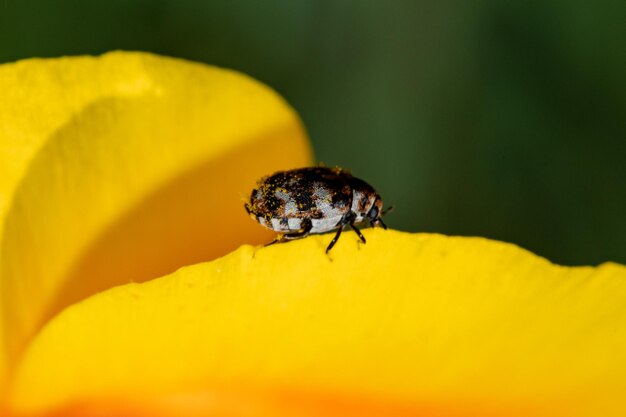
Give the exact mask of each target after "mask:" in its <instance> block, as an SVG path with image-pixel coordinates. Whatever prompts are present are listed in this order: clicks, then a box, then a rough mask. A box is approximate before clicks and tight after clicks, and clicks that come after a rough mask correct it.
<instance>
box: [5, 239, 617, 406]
mask: <svg viewBox="0 0 626 417" xmlns="http://www.w3.org/2000/svg"><path fill="white" fill-rule="evenodd" d="M365 236H366V238H367V244H366V245H363V244H359V242H358V241H357V238H356V236H355V235H354V234H353V233H348V232H346V233H345V234H344V235H343V236H342V238H341V240H340V241H339V242H338V244H337V245H336V246H335V248H334V249H333V251H332V252H331V254H330V256H327V255H325V253H324V250H325V247H326V245H327V244H328V241H329V239H330V238H331V236H329V235H322V236H313V237H309V238H307V239H304V240H300V241H294V242H289V243H286V244H279V245H273V246H270V247H266V248H253V247H251V246H243V247H241V248H239V249H238V250H236V251H234V252H232V253H230V254H228V255H227V256H225V257H223V258H219V259H216V260H214V261H211V262H208V263H202V264H198V265H194V266H189V267H185V268H183V269H180V270H178V271H177V272H175V273H173V274H171V275H168V276H165V277H163V278H158V279H155V280H152V281H149V282H146V283H141V284H127V285H123V286H119V287H116V288H112V289H109V290H107V291H105V292H102V293H100V294H97V295H95V296H92V297H90V298H88V299H86V300H84V301H82V302H80V303H77V304H75V305H72V306H71V307H69V308H67V309H66V310H65V311H63V312H62V313H61V314H60V315H58V316H57V317H55V318H54V319H53V320H51V321H50V322H49V323H48V325H47V326H46V327H45V328H44V329H43V331H42V332H40V333H39V334H38V336H37V338H36V339H35V340H34V342H33V343H32V344H31V345H30V346H29V349H28V351H27V352H26V354H25V356H24V359H23V361H22V363H21V364H20V365H19V366H18V368H17V374H16V377H17V379H16V381H15V385H14V386H13V390H12V396H11V400H12V404H13V406H14V407H15V409H16V410H18V411H20V412H34V413H36V412H40V411H42V410H53V409H59V410H63V409H65V410H72V409H80V405H81V404H89V403H92V404H97V403H98V401H99V400H100V401H104V402H105V403H107V404H109V406H110V407H111V408H110V409H111V410H115V404H118V405H120V404H124V401H125V400H124V399H126V400H132V399H133V398H135V399H137V398H142V397H145V398H150V397H151V396H152V397H154V398H160V400H159V401H161V402H163V403H165V402H167V401H168V400H164V399H163V398H167V397H163V396H162V395H164V393H172V392H174V393H176V392H179V393H181V394H180V396H181V397H180V398H185V396H184V394H183V393H184V392H190V393H194V392H195V393H196V394H195V395H190V396H191V398H195V402H194V401H191V402H186V404H187V405H188V406H189V404H192V405H193V404H195V406H197V408H198V409H197V410H195V411H196V412H198V414H197V415H220V416H222V415H227V416H252V415H267V416H287V415H296V416H312V415H319V416H340V415H343V416H346V415H348V416H349V415H355V416H356V415H377V416H385V415H407V416H408V415H411V416H570V417H571V416H590V417H592V416H604V417H613V416H615V417H617V416H623V415H626V403H625V402H624V401H623V398H624V396H623V393H624V388H625V387H626V355H625V354H624V352H626V268H625V267H624V266H621V265H617V264H611V263H608V264H603V265H601V266H599V267H595V268H592V267H574V268H569V267H561V266H556V265H553V264H551V263H549V262H548V261H546V260H545V259H543V258H540V257H538V256H535V255H533V254H531V253H529V252H527V251H525V250H522V249H520V248H518V247H516V246H514V245H510V244H506V243H501V242H495V241H490V240H486V239H482V238H462V237H445V236H440V235H427V234H408V233H402V232H397V231H393V230H388V231H384V230H381V229H374V230H371V229H370V230H366V231H365ZM50 387H54V389H50ZM198 392H200V393H202V392H204V393H205V394H204V395H202V394H197V393H198ZM176 398H177V397H176V396H173V397H171V398H170V400H171V401H174V403H175V401H176ZM229 398H230V399H233V398H234V399H236V400H233V401H232V404H230V405H229ZM294 398H295V399H297V400H294ZM106 399H117V400H111V401H112V402H107V401H108V400H106ZM105 400H106V401H105ZM157 403H158V401H157ZM111 404H113V405H111ZM367 404H370V405H371V407H370V406H367ZM72 407H77V408H72ZM120 407H122V406H121V405H120ZM105 408H106V407H105ZM123 408H124V407H122V409H123ZM130 409H132V407H131V408H130ZM140 409H141V407H140ZM158 409H159V410H160V412H159V413H156V412H155V413H154V414H153V415H167V413H166V411H167V407H166V406H163V407H159V408H158ZM144 410H145V409H144ZM199 410H200V411H199ZM366 410H367V411H366ZM179 411H180V410H179ZM118 414H119V415H124V414H123V412H121V411H120V412H119V413H118ZM70 415H71V414H70ZM76 415H81V414H80V413H79V414H76ZM84 415H90V414H89V413H88V412H87V413H85V414H84ZM94 415H96V414H94ZM128 415H142V414H141V413H140V412H137V413H134V412H132V413H129V414H128ZM145 415H151V413H150V412H147V414H145ZM170 415H185V414H183V413H182V412H181V413H180V414H176V413H175V412H174V413H172V414H170ZM188 415H196V414H193V413H190V414H188Z"/></svg>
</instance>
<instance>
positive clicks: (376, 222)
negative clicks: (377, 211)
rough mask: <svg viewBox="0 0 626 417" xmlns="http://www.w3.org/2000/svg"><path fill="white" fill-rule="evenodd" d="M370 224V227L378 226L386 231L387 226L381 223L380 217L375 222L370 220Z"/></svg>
mask: <svg viewBox="0 0 626 417" xmlns="http://www.w3.org/2000/svg"><path fill="white" fill-rule="evenodd" d="M370 224H371V225H372V227H376V226H379V225H380V227H382V228H383V229H385V230H387V225H386V224H385V223H383V220H382V219H381V218H380V217H379V218H378V219H376V220H370Z"/></svg>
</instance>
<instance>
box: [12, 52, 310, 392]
mask: <svg viewBox="0 0 626 417" xmlns="http://www.w3.org/2000/svg"><path fill="white" fill-rule="evenodd" d="M0 91H2V100H0V257H1V258H0V283H1V285H0V288H1V291H2V293H1V294H0V299H1V300H2V301H1V302H2V304H3V305H2V309H3V317H2V324H0V326H1V327H4V331H2V330H3V329H2V328H1V327H0V338H5V339H6V340H4V342H5V343H2V346H4V345H5V344H6V345H7V346H8V353H7V355H8V357H9V359H8V360H11V358H15V357H16V353H17V352H19V350H20V349H21V348H22V347H23V346H24V343H25V341H26V340H27V339H28V338H29V337H30V336H31V335H32V334H33V332H34V331H35V330H36V329H37V328H38V326H40V325H41V324H42V323H43V322H45V320H46V319H47V318H48V317H50V316H51V315H52V314H53V313H55V312H56V311H58V310H60V309H61V308H63V307H64V306H66V305H69V304H70V303H72V302H74V301H76V300H79V299H81V298H83V297H85V296H87V295H90V294H93V293H94V292H96V291H99V290H102V289H105V288H108V287H110V286H112V285H115V284H118V283H125V282H129V281H142V280H145V279H148V278H152V277H155V276H160V275H164V274H166V273H169V272H171V271H173V270H175V269H176V268H178V267H180V266H182V265H186V264H189V263H195V262H198V261H201V260H209V259H212V258H214V257H216V256H219V255H222V254H225V253H227V252H228V251H230V250H232V249H234V248H235V247H237V246H238V245H239V244H241V242H246V241H247V242H262V241H264V240H266V239H268V236H270V234H267V233H264V232H263V231H262V230H261V228H260V227H258V226H257V225H255V224H253V222H250V221H249V219H247V218H246V215H245V212H244V211H243V209H242V205H241V201H240V199H241V194H243V193H246V192H249V190H250V189H251V187H252V186H253V185H254V181H255V180H256V179H257V178H258V177H259V176H261V175H263V174H266V173H267V172H271V171H273V170H276V169H282V168H291V167H294V166H301V165H307V164H309V163H310V160H311V154H310V150H309V146H308V144H307V141H306V138H305V134H304V133H303V130H302V127H301V124H300V122H299V120H298V117H297V115H296V114H295V113H294V111H293V110H292V109H291V108H290V107H289V106H288V105H287V104H286V103H285V102H284V101H283V100H282V99H281V98H280V97H279V96H278V95H277V94H276V93H274V92H273V91H271V90H270V89H268V88H267V87H265V86H263V85H261V84H259V83H258V82H256V81H254V80H252V79H250V78H248V77H246V76H244V75H241V74H238V73H235V72H232V71H227V70H223V69H218V68H214V67H209V66H206V65H200V64H194V63H190V62H186V61H182V60H177V59H170V58H162V57H157V56H154V55H150V54H144V53H124V52H115V53H110V54H106V55H104V56H102V57H98V58H93V57H77V58H62V59H51V60H39V59H33V60H27V61H22V62H18V63H15V64H9V65H3V66H0ZM0 342H2V340H0ZM5 356H6V355H5V354H2V352H0V381H2V373H3V371H4V368H6V363H7V359H6V357H5Z"/></svg>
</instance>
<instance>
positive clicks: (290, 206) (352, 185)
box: [245, 167, 387, 253]
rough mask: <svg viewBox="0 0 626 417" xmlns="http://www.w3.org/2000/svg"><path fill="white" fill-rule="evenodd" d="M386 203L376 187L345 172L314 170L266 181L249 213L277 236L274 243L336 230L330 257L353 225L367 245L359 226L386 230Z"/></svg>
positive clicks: (282, 174) (281, 174) (251, 202)
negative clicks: (378, 227)
mask: <svg viewBox="0 0 626 417" xmlns="http://www.w3.org/2000/svg"><path fill="white" fill-rule="evenodd" d="M382 207H383V201H382V199H381V197H380V195H378V194H377V193H376V191H375V190H374V188H373V187H372V186H371V185H369V184H368V183H366V182H365V181H363V180H360V179H358V178H355V177H353V176H352V175H351V174H350V173H348V172H346V171H344V170H342V169H341V168H328V167H310V168H299V169H292V170H290V171H280V172H277V173H275V174H273V175H270V176H268V177H265V178H262V179H261V180H260V181H259V182H258V183H257V187H256V188H255V189H254V190H252V194H251V195H250V200H249V202H248V203H246V205H245V208H246V211H247V212H248V214H249V215H250V217H252V218H253V219H254V220H256V221H257V222H259V223H260V224H261V226H263V227H265V228H267V229H270V230H273V231H275V232H278V233H279V235H278V237H277V238H276V239H274V241H273V242H271V243H270V244H272V243H277V242H282V241H286V240H293V239H300V238H303V237H305V236H307V235H309V234H314V233H326V232H329V231H331V230H337V233H336V234H335V237H334V238H333V240H332V241H331V242H330V244H329V245H328V247H327V248H326V253H328V252H329V251H330V250H331V249H332V247H333V246H334V245H335V243H336V242H337V239H339V236H340V235H341V232H342V230H343V228H344V227H345V226H347V225H349V226H350V227H351V228H352V229H353V230H354V231H355V232H356V234H357V235H358V236H359V238H360V239H361V241H362V242H363V243H365V237H363V235H362V234H361V232H360V231H359V229H357V227H356V226H355V224H358V223H362V222H365V221H368V222H369V223H370V224H371V225H372V226H381V227H383V228H384V229H386V228H387V226H385V223H383V221H382V219H381V217H382V215H383V214H384V212H383V210H382Z"/></svg>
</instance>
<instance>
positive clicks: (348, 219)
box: [326, 211, 361, 253]
mask: <svg viewBox="0 0 626 417" xmlns="http://www.w3.org/2000/svg"><path fill="white" fill-rule="evenodd" d="M355 218H356V214H355V213H354V212H352V211H349V212H347V213H346V214H345V215H344V216H343V217H342V218H341V220H339V222H338V223H337V226H336V227H338V229H337V233H336V234H335V237H334V238H333V240H331V241H330V243H329V244H328V247H327V248H326V253H328V252H330V250H331V249H332V248H333V246H335V243H337V240H338V239H339V236H341V232H343V227H344V226H345V225H347V224H349V225H350V226H351V227H353V228H354V226H353V225H352V223H354V219H355ZM357 234H359V235H360V234H361V232H357Z"/></svg>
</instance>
